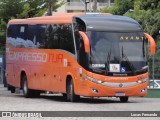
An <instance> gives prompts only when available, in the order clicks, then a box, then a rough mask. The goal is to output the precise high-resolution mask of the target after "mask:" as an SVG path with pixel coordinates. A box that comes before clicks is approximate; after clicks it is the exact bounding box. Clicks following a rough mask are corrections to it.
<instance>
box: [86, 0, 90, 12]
mask: <svg viewBox="0 0 160 120" xmlns="http://www.w3.org/2000/svg"><path fill="white" fill-rule="evenodd" d="M89 2H90V0H85V13H86V12H87V4H88V3H89Z"/></svg>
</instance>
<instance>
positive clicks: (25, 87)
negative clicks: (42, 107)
mask: <svg viewBox="0 0 160 120" xmlns="http://www.w3.org/2000/svg"><path fill="white" fill-rule="evenodd" d="M22 84H23V85H22V88H23V95H24V97H26V98H29V97H31V96H32V93H31V90H30V89H29V88H28V81H27V77H26V76H23V83H22Z"/></svg>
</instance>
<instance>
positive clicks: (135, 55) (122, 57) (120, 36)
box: [87, 31, 147, 76]
mask: <svg viewBox="0 0 160 120" xmlns="http://www.w3.org/2000/svg"><path fill="white" fill-rule="evenodd" d="M87 34H88V36H89V39H90V45H91V53H90V54H91V57H90V64H89V68H90V70H92V72H95V73H99V74H105V75H122V76H123V75H125V76H128V75H135V74H138V73H139V74H140V73H142V72H147V62H146V51H147V50H146V42H145V40H144V38H143V32H98V31H88V32H87Z"/></svg>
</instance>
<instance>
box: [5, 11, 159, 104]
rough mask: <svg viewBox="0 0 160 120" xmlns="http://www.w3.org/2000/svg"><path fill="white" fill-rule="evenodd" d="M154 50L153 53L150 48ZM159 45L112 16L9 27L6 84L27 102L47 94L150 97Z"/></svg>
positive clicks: (19, 22)
mask: <svg viewBox="0 0 160 120" xmlns="http://www.w3.org/2000/svg"><path fill="white" fill-rule="evenodd" d="M148 45H149V51H148V50H147V48H148V47H147V46H148ZM155 51H156V44H155V41H154V39H153V38H152V37H151V36H150V35H149V34H147V33H145V32H144V31H143V30H142V28H141V26H140V24H138V22H137V21H135V20H133V19H131V18H129V17H125V16H117V15H111V14H85V13H65V14H64V13H63V14H55V15H53V16H43V17H35V18H27V19H14V20H11V21H9V23H8V26H7V36H6V80H7V84H8V89H9V90H11V92H12V93H14V92H15V89H16V88H20V89H22V90H23V94H24V96H25V97H26V98H28V97H35V96H39V95H40V94H41V93H42V92H45V91H50V92H53V93H54V92H55V93H57V92H58V93H62V94H63V96H64V97H65V98H66V100H67V101H70V102H74V101H77V100H78V99H79V98H80V97H82V96H83V97H118V98H119V99H120V101H121V102H127V101H128V98H129V97H131V96H141V97H143V96H145V95H146V94H147V85H148V80H149V77H148V65H147V55H148V54H151V55H153V54H155Z"/></svg>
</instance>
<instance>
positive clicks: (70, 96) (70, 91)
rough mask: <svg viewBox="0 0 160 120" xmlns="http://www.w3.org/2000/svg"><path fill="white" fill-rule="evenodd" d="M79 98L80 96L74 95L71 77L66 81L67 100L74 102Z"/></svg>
mask: <svg viewBox="0 0 160 120" xmlns="http://www.w3.org/2000/svg"><path fill="white" fill-rule="evenodd" d="M79 98H80V96H79V95H75V93H74V84H73V80H72V79H71V80H70V81H69V82H68V83H67V101H70V102H76V101H77V100H78V99H79Z"/></svg>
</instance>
